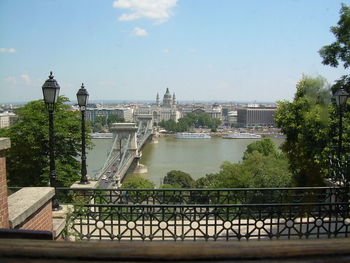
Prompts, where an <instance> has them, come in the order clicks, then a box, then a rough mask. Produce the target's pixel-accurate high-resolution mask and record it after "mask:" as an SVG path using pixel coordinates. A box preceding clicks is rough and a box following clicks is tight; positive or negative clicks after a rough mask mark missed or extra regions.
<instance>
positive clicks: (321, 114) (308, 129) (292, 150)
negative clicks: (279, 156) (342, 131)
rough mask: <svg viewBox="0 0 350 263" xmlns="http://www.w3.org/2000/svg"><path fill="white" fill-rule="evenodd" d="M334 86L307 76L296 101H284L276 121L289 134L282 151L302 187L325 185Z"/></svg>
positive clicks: (303, 80)
mask: <svg viewBox="0 0 350 263" xmlns="http://www.w3.org/2000/svg"><path fill="white" fill-rule="evenodd" d="M329 91H330V89H329V85H328V84H327V82H326V80H325V79H324V78H322V77H317V78H311V77H308V76H303V78H302V79H301V80H300V81H299V83H298V84H297V91H296V93H295V96H294V100H293V102H288V101H281V102H279V103H278V109H277V111H276V114H275V122H276V124H277V126H278V127H279V128H281V130H282V132H283V133H284V134H285V135H286V136H287V138H286V140H285V142H284V143H283V144H282V151H283V152H284V153H285V154H286V155H287V157H288V159H289V163H290V170H291V172H292V173H293V176H294V179H295V180H296V182H297V185H298V186H317V185H323V178H324V176H325V175H326V174H327V165H328V164H327V162H326V160H325V158H324V150H325V148H326V147H328V145H329V111H328V106H329V103H330V92H329Z"/></svg>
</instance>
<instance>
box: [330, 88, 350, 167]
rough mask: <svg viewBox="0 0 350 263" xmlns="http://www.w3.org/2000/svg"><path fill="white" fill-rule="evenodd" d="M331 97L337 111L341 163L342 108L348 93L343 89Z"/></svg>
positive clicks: (339, 158)
mask: <svg viewBox="0 0 350 263" xmlns="http://www.w3.org/2000/svg"><path fill="white" fill-rule="evenodd" d="M333 97H334V98H335V102H336V103H337V106H338V109H339V139H338V160H339V162H341V158H342V140H343V107H344V106H345V105H346V101H347V99H348V97H349V93H347V92H346V91H345V90H344V89H343V88H341V89H339V90H337V91H336V92H335V93H334V95H333Z"/></svg>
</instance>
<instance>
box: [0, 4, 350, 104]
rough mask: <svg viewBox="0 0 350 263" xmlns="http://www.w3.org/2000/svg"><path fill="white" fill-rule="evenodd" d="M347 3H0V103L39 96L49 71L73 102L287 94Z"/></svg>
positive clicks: (320, 68)
mask: <svg viewBox="0 0 350 263" xmlns="http://www.w3.org/2000/svg"><path fill="white" fill-rule="evenodd" d="M341 3H345V4H347V5H350V0H342V1H337V0H283V1H281V0H263V1H262V0H74V1H72V0H0V32H1V33H0V103H10V102H11V103H13V102H24V101H30V100H36V99H41V98H42V89H41V86H42V85H43V83H44V82H45V80H46V79H47V78H48V75H49V73H50V71H53V74H54V76H55V79H56V80H57V82H58V83H59V85H60V87H61V89H60V95H65V96H67V97H68V98H70V99H71V101H73V102H74V101H76V92H77V91H78V89H79V88H80V86H81V83H84V85H85V87H86V89H87V90H88V92H89V94H90V97H89V98H90V100H91V101H98V100H155V97H156V94H157V92H158V93H159V95H160V96H161V98H162V96H163V94H164V93H165V90H166V88H167V87H168V88H169V90H170V92H171V93H173V92H175V94H176V98H177V99H178V100H180V101H184V100H188V101H193V100H195V101H196V100H210V101H233V102H240V101H261V102H262V101H265V102H275V101H278V100H291V99H292V98H293V96H294V93H295V91H296V88H295V86H296V84H297V82H298V81H299V80H300V79H301V77H302V75H303V74H306V75H310V76H318V75H322V76H324V77H325V78H326V79H327V80H328V82H329V83H330V84H332V83H333V82H334V80H336V79H338V78H340V76H342V75H344V74H346V72H345V70H344V69H343V68H342V67H339V68H332V67H330V66H325V65H322V60H321V57H320V56H319V54H318V51H319V50H320V48H322V46H324V45H328V44H331V43H332V42H333V41H334V40H335V38H334V36H333V35H332V33H331V32H330V27H331V26H335V25H336V24H337V22H338V20H339V10H340V7H341Z"/></svg>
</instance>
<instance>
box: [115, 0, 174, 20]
mask: <svg viewBox="0 0 350 263" xmlns="http://www.w3.org/2000/svg"><path fill="white" fill-rule="evenodd" d="M176 2H177V0H116V1H114V2H113V7H114V8H120V9H127V10H129V11H130V13H124V14H122V15H121V16H120V17H119V18H118V19H119V21H132V20H136V19H141V18H148V19H152V20H155V21H156V23H163V22H166V21H167V20H169V18H170V17H171V16H172V15H173V14H172V12H171V9H172V8H173V7H175V6H176Z"/></svg>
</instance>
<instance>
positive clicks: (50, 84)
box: [42, 71, 61, 211]
mask: <svg viewBox="0 0 350 263" xmlns="http://www.w3.org/2000/svg"><path fill="white" fill-rule="evenodd" d="M42 89H43V95H44V102H45V104H46V106H47V109H48V111H49V150H50V186H51V187H54V188H55V195H54V197H53V198H52V209H53V210H55V211H57V210H60V209H61V207H60V205H59V202H58V198H57V195H56V187H57V181H56V165H55V149H54V147H55V135H54V127H53V113H54V111H55V105H56V103H57V98H58V95H59V92H60V85H58V83H57V81H56V80H55V79H54V78H53V75H52V71H51V72H50V76H49V78H48V79H47V80H46V81H45V83H44V85H43V86H42Z"/></svg>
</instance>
